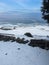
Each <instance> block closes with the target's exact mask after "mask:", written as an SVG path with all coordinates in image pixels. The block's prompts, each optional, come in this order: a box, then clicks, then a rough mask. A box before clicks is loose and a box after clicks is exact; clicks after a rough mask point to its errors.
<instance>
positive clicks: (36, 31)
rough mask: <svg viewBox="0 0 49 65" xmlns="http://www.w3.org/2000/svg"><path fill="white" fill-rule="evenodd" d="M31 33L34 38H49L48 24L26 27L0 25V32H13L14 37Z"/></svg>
mask: <svg viewBox="0 0 49 65" xmlns="http://www.w3.org/2000/svg"><path fill="white" fill-rule="evenodd" d="M27 32H29V33H31V34H32V35H33V38H34V39H47V40H49V26H41V25H38V26H30V27H29V26H27V27H17V26H16V25H15V26H12V25H11V26H7V25H6V26H0V33H2V34H13V35H15V37H24V38H27V39H30V38H28V37H26V36H25V35H24V34H25V33H27Z"/></svg>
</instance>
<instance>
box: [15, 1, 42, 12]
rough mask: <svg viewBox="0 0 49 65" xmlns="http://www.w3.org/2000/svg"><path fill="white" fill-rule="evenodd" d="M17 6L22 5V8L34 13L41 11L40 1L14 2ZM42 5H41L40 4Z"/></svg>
mask: <svg viewBox="0 0 49 65" xmlns="http://www.w3.org/2000/svg"><path fill="white" fill-rule="evenodd" d="M14 1H15V2H16V4H18V5H20V6H21V8H23V9H26V10H30V11H33V12H37V11H38V12H39V11H40V4H41V1H40V0H14ZM39 3H40V4H39Z"/></svg>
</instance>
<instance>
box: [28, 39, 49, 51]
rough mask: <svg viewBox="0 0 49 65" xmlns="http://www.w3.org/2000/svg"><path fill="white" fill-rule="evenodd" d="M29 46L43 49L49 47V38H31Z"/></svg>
mask: <svg viewBox="0 0 49 65" xmlns="http://www.w3.org/2000/svg"><path fill="white" fill-rule="evenodd" d="M28 45H29V46H32V47H40V48H42V49H46V50H48V49H49V41H48V40H36V39H31V40H30V43H29V44H28Z"/></svg>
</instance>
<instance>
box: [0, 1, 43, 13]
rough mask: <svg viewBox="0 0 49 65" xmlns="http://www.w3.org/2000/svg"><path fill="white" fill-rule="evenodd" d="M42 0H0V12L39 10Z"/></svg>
mask: <svg viewBox="0 0 49 65" xmlns="http://www.w3.org/2000/svg"><path fill="white" fill-rule="evenodd" d="M41 1H42V0H0V12H7V11H27V12H39V11H40V7H41V5H42V3H41Z"/></svg>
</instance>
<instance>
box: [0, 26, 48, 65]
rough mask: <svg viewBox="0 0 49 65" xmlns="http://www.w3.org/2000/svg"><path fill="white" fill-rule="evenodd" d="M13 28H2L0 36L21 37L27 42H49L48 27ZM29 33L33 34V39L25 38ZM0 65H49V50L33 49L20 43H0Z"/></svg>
mask: <svg viewBox="0 0 49 65" xmlns="http://www.w3.org/2000/svg"><path fill="white" fill-rule="evenodd" d="M1 27H3V28H4V29H3V28H1ZM13 27H14V26H8V27H7V26H0V34H1V35H5V36H13V37H14V36H15V37H16V38H18V37H19V38H20V40H21V39H22V38H25V40H30V39H46V40H49V27H48V26H31V27H19V26H18V27H17V26H16V27H15V29H14V28H13ZM9 28H10V30H9ZM7 29H8V30H7ZM27 32H29V33H31V34H32V35H33V37H27V36H25V35H24V34H25V33H27ZM4 38H5V37H4ZM0 65H49V50H43V49H41V48H39V47H31V46H29V45H28V44H18V42H11V41H7V42H4V41H0Z"/></svg>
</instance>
